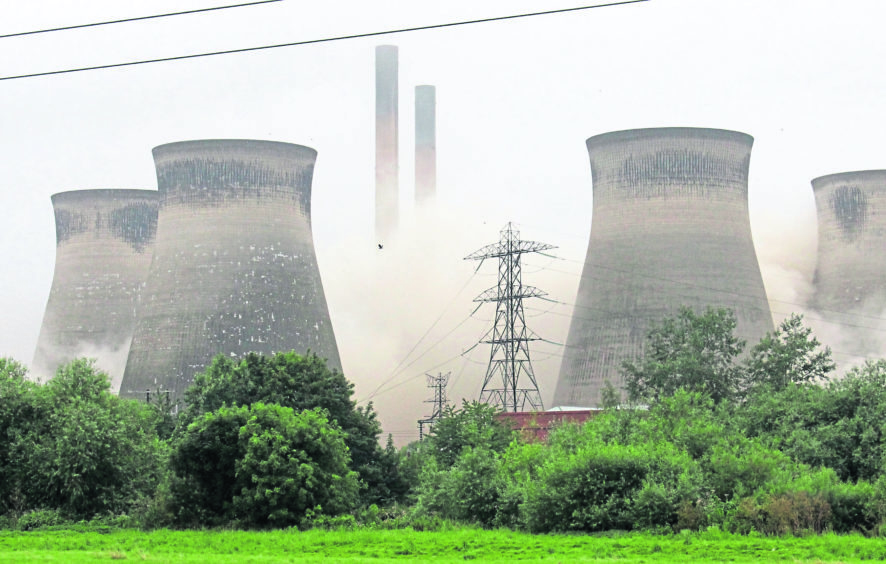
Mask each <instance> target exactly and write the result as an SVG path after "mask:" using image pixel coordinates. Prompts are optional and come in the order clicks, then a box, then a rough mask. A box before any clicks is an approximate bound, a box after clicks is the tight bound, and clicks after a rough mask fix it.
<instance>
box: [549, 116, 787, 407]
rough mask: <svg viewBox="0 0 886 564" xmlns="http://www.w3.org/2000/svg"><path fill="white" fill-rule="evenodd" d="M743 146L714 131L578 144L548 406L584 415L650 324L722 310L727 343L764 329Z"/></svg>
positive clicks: (744, 140) (747, 140) (645, 132)
mask: <svg viewBox="0 0 886 564" xmlns="http://www.w3.org/2000/svg"><path fill="white" fill-rule="evenodd" d="M752 143H753V138H752V137H750V136H749V135H745V134H743V133H738V132H734V131H723V130H717V129H695V128H661V129H639V130H630V131H617V132H613V133H606V134H603V135H598V136H595V137H591V138H590V139H588V140H587V148H588V155H589V156H590V161H591V173H592V177H593V216H592V221H591V235H590V240H589V242H588V251H587V257H586V259H585V266H584V269H583V272H582V276H581V281H580V283H579V289H578V297H577V298H576V305H575V309H574V312H573V317H572V322H571V325H570V328H569V334H568V338H567V346H566V350H565V354H564V359H563V363H562V365H561V368H560V377H559V380H558V382H557V388H556V391H555V394H554V405H560V406H596V405H599V403H600V391H601V387H602V386H603V385H604V383H605V382H606V381H607V380H608V381H609V382H611V383H612V385H614V386H615V387H616V388H620V389H621V388H623V387H624V382H623V379H622V377H621V374H620V368H621V365H622V362H623V361H624V360H627V359H635V358H637V357H638V356H639V355H640V354H641V353H642V350H643V346H644V340H645V337H646V333H647V331H648V329H649V328H650V326H651V325H652V324H653V323H656V322H659V321H660V320H661V319H662V318H663V317H665V316H669V315H674V314H676V313H677V311H678V310H679V308H680V306H681V305H687V306H690V307H692V308H693V309H696V310H701V309H703V308H704V307H706V306H714V307H728V308H731V309H733V310H734V311H735V313H736V316H737V319H738V327H737V331H736V332H737V335H738V336H739V337H740V338H742V339H745V340H747V341H748V343H750V344H754V343H756V342H757V341H758V340H759V339H760V338H761V337H762V336H763V335H764V334H765V333H766V332H767V331H772V330H773V325H772V317H771V314H770V311H769V306H768V303H767V301H766V291H765V289H764V287H763V280H762V278H761V276H760V268H759V265H758V264H757V255H756V253H755V251H754V243H753V240H752V238H751V227H750V219H749V215H748V165H749V163H750V152H751V145H752Z"/></svg>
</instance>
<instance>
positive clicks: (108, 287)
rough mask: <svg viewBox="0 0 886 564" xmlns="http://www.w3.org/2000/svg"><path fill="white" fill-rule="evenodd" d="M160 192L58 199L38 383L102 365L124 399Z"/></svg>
mask: <svg viewBox="0 0 886 564" xmlns="http://www.w3.org/2000/svg"><path fill="white" fill-rule="evenodd" d="M157 205H158V194H157V192H156V191H153V190H116V189H108V190H74V191H70V192H60V193H58V194H55V195H53V196H52V207H53V211H54V213H55V234H56V254H55V271H54V274H53V278H52V288H51V290H50V293H49V299H48V301H47V304H46V311H45V313H44V316H43V324H42V326H41V328H40V336H39V338H38V340H37V350H36V352H35V354H34V361H33V363H32V365H31V375H32V376H33V377H34V378H35V379H37V380H41V381H45V380H47V379H49V378H51V377H52V376H53V375H54V374H55V371H56V369H57V368H58V367H59V365H61V364H64V363H66V362H69V361H71V360H73V359H75V358H79V357H89V358H94V359H96V364H97V366H98V367H99V368H101V369H102V370H104V371H106V372H107V373H108V374H109V375H110V376H111V384H112V390H113V391H115V392H116V391H117V388H118V387H119V385H120V378H121V377H122V376H123V369H124V367H125V365H126V356H127V354H128V352H129V342H130V340H131V339H132V333H133V328H134V326H135V307H136V299H137V296H138V291H139V288H140V287H141V284H142V283H143V282H144V281H145V278H146V277H147V274H148V268H149V266H150V264H151V256H152V252H153V246H154V236H155V233H156V229H157Z"/></svg>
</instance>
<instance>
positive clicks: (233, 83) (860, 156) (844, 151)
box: [0, 0, 886, 440]
mask: <svg viewBox="0 0 886 564" xmlns="http://www.w3.org/2000/svg"><path fill="white" fill-rule="evenodd" d="M225 3H233V2H223V1H219V2H213V1H212V0H175V1H159V0H150V1H148V0H130V1H128V2H125V3H124V2H117V1H111V0H109V1H97V0H85V1H82V2H76V3H75V2H70V1H67V0H58V1H51V0H41V1H39V2H26V1H24V0H6V1H5V2H3V7H2V18H0V34H5V33H14V32H19V31H26V30H31V29H40V28H47V27H55V26H63V25H71V24H78V23H87V22H93V21H102V20H109V19H117V18H125V17H132V16H140V15H148V14H153V13H162V12H166V11H179V10H183V9H189V8H201V7H208V6H212V5H223V4H225ZM577 5H580V3H579V2H573V3H570V2H564V1H557V2H553V1H546V2H541V1H539V0H535V1H529V0H507V1H504V0H502V1H486V2H476V1H472V2H462V1H450V2H426V1H423V0H421V1H419V0H402V1H380V0H375V1H372V2H366V1H358V0H354V1H343V0H326V1H324V2H310V3H309V2H303V1H299V0H284V1H282V2H278V3H274V4H268V5H264V6H257V7H250V8H241V9H235V10H225V11H219V12H213V13H208V14H201V15H191V16H180V17H176V18H167V19H162V20H152V21H145V22H138V23H128V24H120V25H114V26H107V27H102V28H91V29H86V30H79V31H67V32H59V33H53V34H47V35H37V36H30V37H23V38H7V39H0V75H2V76H10V75H17V74H25V73H32V72H40V71H49V70H55V69H61V68H70V67H79V66H90V65H96V64H105V63H114V62H122V61H128V60H137V59H146V58H156V57H165V56H174V55H182V54H189V53H195V52H206V51H212V50H222V49H232V48H238V47H248V46H256V45H263V44H274V43H285V42H292V41H300V40H308V39H315V38H322V37H329V36H338V35H346V34H355V33H364V32H370V31H379V30H385V29H395V28H401V27H412V26H420V25H429V24H435V23H444V22H449V21H458V20H467V19H475V18H483V17H492V16H499V15H507V14H511V13H519V12H531V11H539V10H549V9H553V8H559V7H570V6H577ZM883 21H886V4H884V3H883V2H881V1H879V0H867V1H864V0H855V1H837V0H834V1H813V0H796V1H794V0H734V1H732V0H716V1H714V0H696V1H694V0H651V1H649V2H645V3H640V4H634V5H628V6H620V7H609V8H600V9H594V10H588V11H583V12H574V13H569V14H563V15H550V16H542V17H535V18H527V19H522V20H512V21H507V22H496V23H489V24H480V25H472V26H464V27H457V28H447V29H441V30H433V31H424V32H416V33H406V34H399V35H392V36H387V37H384V38H368V39H359V40H349V41H340V42H334V43H324V44H319V45H312V46H302V47H292V48H284V49H276V50H268V51H260V52H253V53H245V54H238V55H228V56H221V57H213V58H207V59H197V60H191V61H183V62H172V63H162V64H154V65H144V66H137V67H129V68H123V69H111V70H101V71H94V72H84V73H78V74H68V75H60V76H52V77H43V78H33V79H24V80H12V81H0V108H2V113H0V116H2V117H0V139H2V152H0V162H2V169H0V170H2V175H0V209H2V210H3V212H4V214H3V215H4V217H3V220H2V221H0V253H2V257H3V265H4V268H3V275H2V292H0V311H2V315H3V322H2V324H0V355H9V356H13V357H14V358H16V359H18V360H20V361H23V362H25V363H27V364H29V363H30V362H31V359H32V356H33V353H34V347H35V344H36V340H37V335H38V332H39V329H40V323H41V320H42V315H43V309H44V307H45V304H46V299H47V297H48V294H49V288H50V284H51V281H52V272H53V261H54V253H55V250H54V249H55V234H54V229H55V228H54V225H53V214H52V206H51V203H50V195H52V194H54V193H56V192H61V191H66V190H72V189H86V188H149V189H151V188H156V178H155V174H154V166H153V161H152V158H151V149H152V148H153V147H154V146H156V145H160V144H163V143H167V142H171V141H180V140H188V139H204V138H255V139H269V140H276V141H286V142H292V143H298V144H302V145H308V146H310V147H313V148H315V149H317V151H318V153H319V155H318V160H317V167H316V172H315V176H314V183H313V190H314V196H313V222H314V223H313V226H314V240H315V247H316V250H317V254H318V260H319V262H320V268H321V273H322V276H323V280H324V285H325V288H326V293H327V300H328V302H329V307H330V311H331V316H332V321H333V325H334V327H335V331H336V334H337V337H338V342H339V347H340V349H341V354H342V363H343V365H344V370H345V373H346V374H347V375H348V377H349V378H351V379H352V380H354V381H355V382H356V385H357V396H358V398H360V399H362V400H365V399H367V398H369V397H370V396H373V400H374V401H375V402H376V407H377V408H378V411H379V412H380V416H381V419H382V421H383V423H384V424H385V428H386V431H390V432H393V433H395V436H397V438H398V439H399V440H404V439H405V438H408V437H410V436H411V434H412V433H413V428H414V421H415V420H416V419H418V418H420V417H422V416H423V415H426V414H427V407H429V406H423V405H421V403H420V402H421V401H422V400H423V399H426V397H428V396H429V391H428V390H426V388H425V382H424V376H423V374H424V372H426V371H433V372H437V371H443V372H446V371H452V373H453V376H452V378H453V381H454V382H453V386H452V388H451V391H450V397H451V398H453V399H458V398H460V397H462V396H466V397H469V398H474V397H476V395H477V393H478V392H479V385H480V380H481V379H482V374H483V372H484V371H485V363H486V361H487V360H488V349H487V348H486V346H485V345H484V346H481V347H477V348H476V349H473V350H472V351H471V352H470V353H468V354H467V358H465V357H462V356H460V354H459V353H461V352H462V351H463V350H465V349H468V348H469V347H470V346H471V345H472V344H473V343H474V342H475V341H476V340H477V339H478V338H479V337H480V336H481V335H482V334H483V332H484V331H485V330H486V329H487V328H488V326H489V324H490V321H489V320H490V319H491V317H492V306H484V307H483V308H481V309H480V310H479V311H478V312H477V313H476V314H475V315H474V317H469V314H470V313H471V312H472V311H473V309H474V304H473V303H472V302H471V300H472V299H473V297H474V296H475V295H476V294H478V293H480V292H481V291H482V290H483V289H485V288H486V287H489V286H492V285H493V284H494V283H495V277H494V274H493V273H494V265H492V264H486V265H484V266H483V268H482V269H481V270H480V271H479V272H478V273H477V274H476V275H475V274H474V273H473V272H474V271H473V269H474V267H475V266H476V264H474V263H469V262H465V261H463V260H462V257H464V256H465V255H467V254H468V253H470V252H472V251H474V250H475V249H477V248H479V247H481V246H483V245H485V244H487V243H491V242H493V241H495V240H497V237H498V230H499V229H500V228H501V227H502V226H503V225H504V224H505V223H506V222H507V221H514V222H515V223H517V224H518V225H519V226H520V229H521V234H522V236H523V237H524V238H527V239H532V240H539V241H544V242H547V243H551V244H555V245H557V246H558V247H559V249H557V251H556V253H557V256H559V257H561V258H562V259H565V260H555V259H550V258H548V257H526V259H525V260H526V262H527V266H526V267H525V270H524V282H525V283H528V284H532V285H535V286H539V287H541V288H543V289H545V290H547V291H548V292H549V294H551V296H552V297H554V298H556V299H557V300H560V301H563V302H566V303H572V302H574V301H575V292H576V289H577V285H578V273H579V272H580V269H581V264H580V262H581V261H582V260H583V259H584V255H585V251H586V246H587V238H588V234H589V232H590V227H591V226H590V218H591V206H592V198H591V175H590V169H589V166H588V158H587V152H586V150H585V146H584V141H585V139H586V138H587V137H590V136H592V135H596V134H599V133H604V132H607V131H613V130H620V129H630V128H640V127H659V126H697V127H715V128H723V129H734V130H738V131H742V132H745V133H748V134H750V135H752V136H753V137H754V138H755V143H754V149H753V151H752V157H751V170H750V188H749V190H750V195H749V197H750V210H751V224H752V228H753V234H754V238H755V243H756V247H757V253H758V256H759V258H760V262H761V269H762V273H763V278H764V281H765V283H766V287H767V292H768V295H769V298H770V300H771V301H772V306H773V316H774V317H775V320H776V321H778V320H780V319H781V318H782V317H784V316H785V315H786V314H788V313H790V311H794V310H801V309H802V308H801V306H802V303H803V300H804V299H805V297H806V295H807V294H808V284H809V281H810V277H811V274H812V269H813V268H814V253H815V248H816V229H815V210H814V200H813V197H812V190H811V187H810V184H809V182H810V180H811V179H812V178H814V177H817V176H821V175H824V174H830V173H835V172H845V171H852V170H862V169H875V168H886V152H884V148H886V127H884V118H886V96H884V93H886V73H884V72H883V70H882V67H883V61H884V60H886V38H884V35H883V28H882V24H883ZM382 43H390V44H395V45H398V46H399V48H400V159H401V161H400V170H401V183H400V188H401V209H402V215H403V218H402V222H401V229H400V234H401V238H400V240H398V241H391V242H389V244H388V245H386V247H385V249H384V250H383V251H378V249H377V247H376V245H375V241H374V240H373V238H374V237H373V235H372V233H373V226H372V221H373V208H372V205H373V201H374V195H373V194H374V156H373V147H374V141H373V124H374V118H373V108H374V105H373V96H374V92H373V84H374V82H373V56H374V47H375V46H376V45H378V44H382ZM418 84H434V85H436V87H437V120H438V121H437V123H438V127H437V147H438V199H437V204H438V205H437V207H436V208H435V209H434V210H433V213H432V214H430V216H429V217H423V216H417V215H416V214H415V213H413V206H412V185H413V183H412V173H413V168H412V158H413V152H412V139H413V129H412V128H413V113H412V112H413V105H412V99H413V87H414V86H415V85H418ZM527 314H529V315H531V316H532V317H528V319H527V321H528V322H529V323H530V324H531V327H532V328H533V329H535V330H536V332H537V333H539V334H542V336H544V337H546V338H548V339H550V340H552V341H555V342H563V341H564V340H565V337H566V332H567V330H568V322H569V315H570V314H571V307H569V306H567V305H555V304H550V303H547V302H538V303H536V304H530V303H527ZM435 322H436V323H435ZM425 334H426V335H425ZM423 335H425V336H424V338H422V336H423ZM533 347H534V348H533V349H532V350H533V357H534V358H536V359H537V362H536V363H535V369H536V373H537V374H538V375H539V383H540V384H541V386H542V397H543V398H544V399H545V401H550V398H551V396H552V394H553V387H554V383H555V380H556V375H557V372H558V370H559V364H560V356H559V355H560V354H561V349H560V348H559V347H557V346H556V345H552V344H549V343H544V342H541V343H534V344H533ZM413 349H414V350H413ZM428 349H429V350H428ZM426 350H427V351H428V352H425V351H426ZM438 365H439V366H438ZM386 382H387V384H386V386H385V387H384V388H383V389H382V390H381V391H380V393H376V394H375V395H373V394H372V392H373V391H374V390H375V389H376V387H378V386H379V385H380V384H383V383H386ZM392 386H398V387H394V388H392Z"/></svg>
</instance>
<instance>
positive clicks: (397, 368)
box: [367, 271, 477, 399]
mask: <svg viewBox="0 0 886 564" xmlns="http://www.w3.org/2000/svg"><path fill="white" fill-rule="evenodd" d="M476 273H477V271H474V272H473V273H472V274H471V276H470V277H469V278H468V279H467V280H465V283H464V284H463V285H462V287H461V288H459V289H458V292H456V293H455V295H454V296H452V299H451V300H449V303H447V304H446V306H445V307H444V308H443V311H441V312H440V315H438V316H437V319H435V320H434V322H433V323H431V326H430V327H428V329H427V331H425V332H424V334H423V335H422V336H421V337H420V338H419V339H418V341H416V343H415V345H413V346H412V348H411V349H409V352H408V353H406V356H404V357H403V360H401V361H400V362H399V363H398V364H397V366H395V367H394V370H393V371H392V372H391V375H390V376H389V377H388V378H387V379H386V380H384V381H383V382H382V383H381V384H379V385H378V386H377V387H376V388H375V389H374V390H372V392H371V393H370V394H369V397H368V398H367V399H372V398H373V397H375V395H376V392H378V391H379V389H381V388H382V387H384V386H386V385H387V384H388V383H390V382H391V381H392V380H393V379H394V378H396V377H397V376H398V375H399V374H400V373H401V372H403V371H404V370H406V369H407V368H409V367H410V366H412V365H413V364H415V363H416V362H418V361H419V360H420V359H421V358H422V357H423V356H424V355H426V354H428V352H430V351H431V350H432V349H433V348H434V347H436V346H437V345H439V344H440V343H441V342H442V341H443V340H444V339H446V338H447V337H448V336H449V335H451V334H452V333H453V332H454V331H455V330H456V329H458V328H459V327H461V326H462V325H463V324H464V323H465V321H467V320H468V319H470V318H471V316H468V317H467V318H465V319H463V320H461V322H460V323H459V324H458V325H456V326H455V327H453V328H452V329H450V330H449V332H448V333H446V334H445V335H443V336H442V337H440V338H439V339H437V341H436V342H434V343H433V344H432V345H431V346H430V347H428V348H427V349H425V351H424V352H423V353H421V354H420V355H418V356H417V357H415V358H414V359H413V360H412V362H410V363H409V364H407V365H406V366H403V363H404V362H406V360H407V359H408V358H409V357H410V356H411V355H412V353H413V352H415V349H417V348H418V346H419V345H420V344H421V343H422V341H424V340H425V337H427V336H428V335H429V334H430V333H431V331H432V330H433V329H434V327H436V326H437V323H439V322H440V320H441V319H443V316H444V315H446V313H447V312H448V311H449V308H450V307H452V304H454V303H455V300H457V299H458V297H459V296H460V295H461V293H462V292H464V290H465V288H467V287H468V284H470V283H471V280H473V279H474V275H475V274H476Z"/></svg>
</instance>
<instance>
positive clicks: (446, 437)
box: [425, 401, 514, 469]
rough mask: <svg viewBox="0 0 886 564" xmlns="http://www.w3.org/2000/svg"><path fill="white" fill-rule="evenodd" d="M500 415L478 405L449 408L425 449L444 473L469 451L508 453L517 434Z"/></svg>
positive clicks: (434, 429)
mask: <svg viewBox="0 0 886 564" xmlns="http://www.w3.org/2000/svg"><path fill="white" fill-rule="evenodd" d="M498 413H499V410H498V409H496V408H495V407H493V406H491V405H488V404H485V403H480V402H477V401H473V402H468V401H464V402H462V406H461V409H455V408H454V407H453V406H451V405H450V406H447V407H446V408H445V409H444V410H443V415H442V416H441V417H440V419H438V420H437V422H436V423H434V427H433V428H432V429H431V432H430V433H429V434H428V439H427V443H426V444H427V446H426V447H425V448H427V449H428V451H429V452H430V453H431V455H432V456H433V457H434V458H435V459H436V460H437V463H438V464H439V466H440V468H441V469H449V468H451V467H452V465H453V464H455V461H456V460H457V459H458V457H459V456H460V455H461V453H462V451H463V450H465V449H467V448H478V447H485V448H487V449H489V450H491V451H493V452H498V453H501V452H504V450H505V449H507V448H508V445H509V444H510V443H511V441H512V440H513V438H514V433H513V431H512V430H511V429H510V428H509V427H508V426H507V425H505V424H504V423H502V422H501V421H499V420H498V419H497V418H496V415H498Z"/></svg>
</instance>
